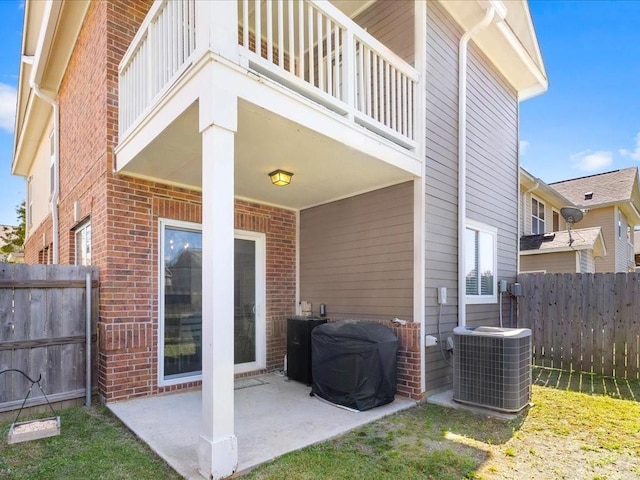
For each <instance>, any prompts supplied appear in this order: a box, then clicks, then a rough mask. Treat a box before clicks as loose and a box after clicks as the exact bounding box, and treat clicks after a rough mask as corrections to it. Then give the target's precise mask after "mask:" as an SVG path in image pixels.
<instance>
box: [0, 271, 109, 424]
mask: <svg viewBox="0 0 640 480" xmlns="http://www.w3.org/2000/svg"><path fill="white" fill-rule="evenodd" d="M87 273H89V274H90V275H91V325H92V332H90V333H91V334H92V335H91V339H92V342H93V346H92V348H91V350H92V354H93V359H94V360H93V361H92V370H93V375H92V377H93V381H94V382H95V380H96V376H95V371H96V368H95V366H96V362H95V359H96V358H97V355H96V354H95V335H94V334H93V333H94V332H95V326H96V322H97V318H98V315H97V312H98V288H97V286H98V269H97V268H95V267H75V266H60V265H18V264H4V263H0V371H2V370H8V369H19V370H22V371H24V373H26V374H27V375H28V376H30V377H31V378H33V379H37V378H38V376H39V375H40V374H41V375H42V381H41V386H42V388H43V390H44V392H45V393H46V395H47V397H48V398H49V400H50V401H64V400H71V399H74V398H82V397H84V396H85V393H86V388H85V386H86V384H85V380H86V354H85V352H86V334H87V332H86V300H87V296H86V295H87V294H86V277H87ZM95 384H96V383H94V385H95ZM30 386H31V382H29V381H28V380H27V379H26V378H25V377H24V376H22V375H20V374H18V373H15V372H7V373H4V374H2V375H0V412H5V411H9V410H14V409H16V408H19V407H20V405H21V403H22V400H23V399H24V398H25V396H26V394H27V392H28V390H29V387H30ZM32 396H33V398H32V399H31V400H30V401H29V402H28V403H27V405H29V406H34V405H40V404H43V403H45V401H44V397H42V395H41V392H40V390H39V389H38V388H37V387H35V388H34V389H33V391H32Z"/></svg>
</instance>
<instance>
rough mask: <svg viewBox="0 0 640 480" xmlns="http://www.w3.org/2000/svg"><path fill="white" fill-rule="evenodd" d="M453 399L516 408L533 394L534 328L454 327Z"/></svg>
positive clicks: (493, 406)
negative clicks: (532, 333)
mask: <svg viewBox="0 0 640 480" xmlns="http://www.w3.org/2000/svg"><path fill="white" fill-rule="evenodd" d="M454 344H455V348H454V377H453V385H454V395H453V398H454V400H456V401H458V402H462V403H468V404H472V405H478V406H482V407H487V408H492V409H495V410H500V411H504V412H517V411H519V410H521V409H522V408H524V407H525V406H527V405H528V403H529V400H530V398H531V330H529V329H510V328H492V327H479V328H476V329H469V328H465V327H457V328H456V329H455V330H454Z"/></svg>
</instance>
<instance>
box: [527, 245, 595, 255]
mask: <svg viewBox="0 0 640 480" xmlns="http://www.w3.org/2000/svg"><path fill="white" fill-rule="evenodd" d="M592 248H593V245H578V246H577V247H570V246H568V245H567V246H566V247H556V248H546V249H544V250H521V251H520V255H542V254H545V253H561V252H572V251H576V250H591V249H592Z"/></svg>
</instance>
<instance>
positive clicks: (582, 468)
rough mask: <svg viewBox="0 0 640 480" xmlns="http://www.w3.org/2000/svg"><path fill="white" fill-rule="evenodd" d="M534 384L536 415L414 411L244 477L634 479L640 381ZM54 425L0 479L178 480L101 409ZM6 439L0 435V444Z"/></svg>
mask: <svg viewBox="0 0 640 480" xmlns="http://www.w3.org/2000/svg"><path fill="white" fill-rule="evenodd" d="M534 380H535V384H534V386H533V399H532V400H533V402H534V406H533V407H532V408H530V409H529V410H528V411H527V412H526V413H524V414H523V415H521V416H520V417H518V418H517V419H515V420H512V421H503V420H498V419H495V418H488V417H484V416H478V415H474V414H471V413H467V412H466V411H462V410H452V409H446V408H443V407H438V406H436V405H431V404H422V405H419V406H418V407H415V408H412V409H409V410H405V411H403V412H400V413H398V414H396V415H392V416H389V417H386V418H383V419H381V420H379V421H377V422H375V423H371V424H369V425H366V426H364V427H362V428H360V429H357V430H354V431H352V432H350V433H347V434H346V435H343V436H340V437H337V438H335V439H333V440H331V441H328V442H324V443H320V444H317V445H314V446H311V447H308V448H305V449H303V450H300V451H297V452H292V453H290V454H287V455H284V456H282V457H280V458H278V459H276V460H275V461H273V462H271V463H268V464H265V465H262V466H260V467H258V468H256V469H254V470H253V471H251V472H249V473H248V474H247V478H248V479H283V478H286V479H294V480H295V479H301V480H306V479H310V480H311V479H318V480H320V479H322V480H325V479H328V480H331V479H335V480H341V479H355V480H358V479H363V480H372V479H376V480H377V479H382V480H384V479H397V478H402V479H403V480H405V479H406V480H411V479H416V480H417V479H421V480H422V479H442V480H447V479H456V480H458V479H476V480H491V479H496V480H497V479H501V480H502V479H520V478H550V479H556V478H585V479H604V478H640V402H638V401H633V400H629V399H625V398H633V399H635V400H637V399H638V396H637V392H640V381H631V382H620V381H619V380H614V379H606V378H602V377H596V376H593V375H589V376H587V377H585V376H584V375H576V374H571V375H570V374H567V373H566V372H558V371H544V369H535V370H534ZM542 385H545V386H542ZM594 386H597V388H595V387H594ZM600 386H602V387H600ZM614 386H616V387H617V388H614ZM621 386H622V387H624V388H620V387H621ZM550 387H552V388H550ZM621 392H624V395H623V394H622V393H621ZM60 416H61V422H62V434H61V435H60V436H58V437H52V438H48V439H42V440H36V441H31V442H25V443H21V444H16V445H8V444H7V443H6V440H4V441H2V442H1V443H0V478H3V479H5V478H6V479H16V480H17V479H45V480H46V479H70V480H73V479H83V480H85V479H115V480H117V479H136V480H137V479H154V480H163V479H177V478H180V477H179V476H178V475H177V474H176V473H175V472H174V471H173V470H171V468H169V467H168V466H167V465H166V464H165V463H164V462H163V461H162V460H161V459H159V458H158V457H157V456H156V455H155V454H153V452H151V451H150V450H149V449H148V448H147V447H146V446H145V445H144V444H143V443H142V442H140V441H139V440H138V439H136V438H135V436H134V435H133V434H131V433H130V432H129V431H128V430H127V429H126V428H125V427H124V426H123V425H122V424H121V423H120V422H119V421H118V420H117V419H116V418H114V417H113V416H112V415H111V414H110V413H109V411H108V410H106V409H104V408H101V407H92V408H71V409H68V410H64V411H62V412H60ZM8 428H9V425H8V424H4V425H0V434H1V435H3V436H4V438H6V435H7V431H8Z"/></svg>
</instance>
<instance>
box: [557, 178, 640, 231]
mask: <svg viewBox="0 0 640 480" xmlns="http://www.w3.org/2000/svg"><path fill="white" fill-rule="evenodd" d="M549 185H550V186H551V187H552V188H554V189H555V190H557V191H558V192H559V193H560V194H561V195H564V196H565V197H567V198H568V199H569V200H571V201H572V202H573V203H575V204H576V205H579V206H581V207H585V208H596V207H605V206H610V205H616V204H622V205H621V206H623V207H625V208H626V210H629V211H628V212H627V211H625V213H627V215H628V216H630V217H631V218H630V220H633V224H635V225H637V224H638V223H640V212H639V211H638V208H639V207H640V205H638V199H639V197H638V167H630V168H624V169H622V170H615V171H613V172H606V173H599V174H597V175H589V176H587V177H580V178H572V179H570V180H564V181H562V182H554V183H550V184H549Z"/></svg>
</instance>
